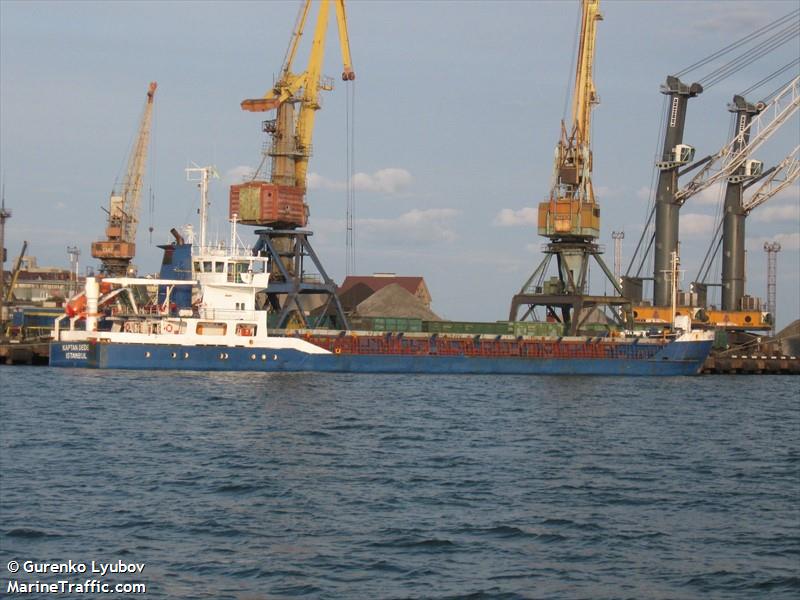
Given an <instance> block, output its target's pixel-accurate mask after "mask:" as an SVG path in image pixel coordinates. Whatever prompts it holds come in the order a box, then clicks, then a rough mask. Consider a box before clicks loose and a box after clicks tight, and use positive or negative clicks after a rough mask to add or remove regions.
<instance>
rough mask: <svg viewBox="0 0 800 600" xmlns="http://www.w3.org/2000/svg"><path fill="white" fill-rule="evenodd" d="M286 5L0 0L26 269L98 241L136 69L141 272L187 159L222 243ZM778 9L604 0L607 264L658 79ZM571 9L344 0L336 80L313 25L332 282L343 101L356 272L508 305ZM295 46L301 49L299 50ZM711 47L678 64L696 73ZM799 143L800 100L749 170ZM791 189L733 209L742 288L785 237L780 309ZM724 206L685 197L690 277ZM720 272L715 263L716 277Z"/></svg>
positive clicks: (791, 249) (767, 65)
mask: <svg viewBox="0 0 800 600" xmlns="http://www.w3.org/2000/svg"><path fill="white" fill-rule="evenodd" d="M298 6H299V4H298V2H297V1H294V0H293V1H291V2H280V1H272V2H255V1H252V2H235V1H226V2H213V1H204V2H170V1H161V2H144V1H142V2H122V1H117V2H70V1H65V0H60V1H58V2H36V1H14V0H0V180H2V183H3V184H4V186H5V199H6V207H7V208H8V209H10V210H11V211H12V214H13V216H12V217H11V219H9V221H8V222H7V224H6V243H5V245H6V248H7V249H8V255H9V257H10V258H11V257H15V256H16V255H17V254H18V253H19V248H20V247H21V245H22V242H23V240H28V242H29V253H30V254H31V255H34V256H36V257H37V259H38V262H39V264H40V265H48V266H60V267H64V268H66V267H67V266H68V264H69V261H68V256H67V252H66V248H67V246H78V247H79V248H80V249H81V253H82V254H81V257H80V261H81V265H82V267H85V266H87V265H89V266H94V267H96V266H97V263H95V262H94V261H93V259H92V258H91V256H90V244H91V242H92V241H93V240H96V239H100V238H101V237H102V235H103V230H104V227H105V212H103V210H102V207H104V206H107V203H108V196H109V193H110V192H111V190H112V188H113V186H114V184H115V181H118V180H121V178H122V176H123V173H124V169H125V164H126V161H127V157H128V154H129V152H130V149H131V144H132V142H133V138H134V137H135V133H136V130H137V127H138V123H139V119H140V115H141V111H142V108H143V106H144V100H145V94H146V90H147V84H148V82H150V81H157V82H158V90H157V92H156V98H155V107H154V120H153V130H152V143H151V149H150V155H149V159H148V171H147V175H146V178H145V193H144V197H143V199H142V210H141V213H140V226H139V235H138V239H137V257H136V261H135V262H136V264H137V265H138V267H139V271H140V273H148V272H154V271H156V270H157V268H158V264H159V262H160V250H158V248H157V247H156V244H163V243H167V242H169V241H171V236H170V235H169V230H170V229H171V228H172V227H178V228H180V227H182V226H183V225H185V224H187V223H193V224H195V225H196V223H197V215H196V209H197V206H198V194H197V189H196V187H195V184H192V183H188V182H187V181H186V174H185V171H184V169H185V168H186V167H188V166H190V165H191V164H192V163H193V162H194V163H197V164H199V165H214V166H215V167H216V169H217V171H218V172H219V173H220V176H221V177H220V179H219V180H217V181H214V182H213V183H212V185H211V190H210V194H211V202H212V207H211V219H210V226H209V229H210V232H211V235H212V237H215V236H216V237H219V238H220V239H225V238H226V236H227V232H228V230H229V226H228V223H227V221H226V219H227V194H228V186H229V185H231V184H232V183H238V182H239V181H241V178H242V177H243V176H244V175H246V174H247V173H248V172H251V171H252V170H253V169H254V168H255V167H256V166H257V165H258V163H259V161H260V158H261V155H260V152H261V148H262V145H263V143H264V141H265V137H264V134H263V133H261V120H262V119H263V118H264V115H263V114H258V113H249V112H244V111H242V110H241V109H240V108H239V103H240V102H241V101H242V100H243V99H245V98H256V97H260V96H261V95H263V94H264V93H265V92H266V91H267V90H268V89H269V88H270V87H271V85H272V82H273V80H274V78H275V76H276V74H277V73H278V72H279V70H280V68H281V63H282V60H283V57H284V53H285V50H286V46H287V43H288V40H289V36H290V33H291V29H292V26H293V24H294V20H295V15H296V13H297V9H298ZM796 6H797V3H796V2H794V1H782V0H778V1H770V0H763V1H734V0H726V1H719V2H717V1H710V0H707V1H703V2H676V1H661V2H659V1H655V2H644V1H641V2H639V1H635V0H626V1H612V0H607V1H601V12H602V13H603V15H604V20H603V21H602V22H601V23H599V24H598V28H597V56H596V62H595V85H596V88H597V92H598V94H599V96H600V101H601V103H600V105H599V106H597V107H596V109H595V111H594V113H593V134H592V145H593V152H594V173H593V181H594V185H595V190H596V193H597V198H598V202H599V203H600V206H601V231H602V233H601V239H600V240H599V242H600V243H601V244H602V245H604V246H605V248H606V254H605V259H606V262H607V263H608V264H609V266H610V267H611V268H613V260H614V259H613V244H612V240H611V232H612V231H624V233H625V238H624V240H623V248H622V252H623V260H622V267H623V271H625V269H626V268H627V266H628V262H629V260H630V257H631V255H632V254H633V251H634V248H635V245H636V242H637V241H638V239H639V236H640V235H641V232H642V230H643V227H644V222H645V219H646V216H647V212H648V208H649V204H648V203H649V201H650V198H651V192H650V190H651V189H652V187H653V185H654V181H655V177H654V162H655V159H656V156H657V155H658V154H660V149H661V144H662V140H661V139H660V130H661V126H662V122H663V121H664V118H665V115H666V113H665V110H666V109H665V106H664V99H665V96H664V95H662V94H661V93H660V92H659V88H660V86H661V84H662V83H663V82H664V80H665V78H666V76H667V75H668V74H670V73H675V72H678V71H680V70H681V69H683V68H684V67H686V66H687V65H690V64H692V63H694V62H696V61H698V60H700V59H702V58H705V57H706V56H709V55H710V54H712V53H713V52H715V51H717V50H718V49H720V48H722V47H724V46H726V45H728V44H730V43H731V42H733V41H735V40H737V39H739V38H741V37H742V36H744V35H746V34H748V33H750V32H751V31H753V30H755V29H757V28H758V27H761V26H763V25H765V24H767V23H769V22H771V21H774V20H775V19H777V18H779V17H781V16H783V15H785V14H787V13H789V12H790V11H792V10H793V9H794V8H795V7H796ZM578 14H579V4H578V2H574V1H568V0H560V1H556V2H544V1H540V2H532V1H525V0H517V1H511V2H510V1H502V0H493V1H492V2H488V1H487V2H483V1H473V2H468V1H459V2H446V1H438V2H434V1H426V2H415V1H413V0H404V1H402V2H401V1H397V2H391V1H374V0H362V1H358V0H351V1H350V2H349V3H348V4H347V15H348V25H349V34H350V44H351V51H352V57H353V68H354V70H355V72H356V77H357V78H356V81H355V82H353V84H345V83H344V82H341V81H339V80H338V74H339V73H340V72H341V55H340V52H339V48H338V38H337V36H336V31H335V27H336V22H335V19H333V18H332V19H331V26H330V29H329V34H328V43H327V51H326V58H325V69H324V71H325V73H326V74H329V75H331V76H335V77H336V79H337V84H336V88H335V89H334V90H333V91H331V92H326V93H325V97H324V100H323V107H322V109H321V110H320V111H319V113H318V114H317V119H316V128H315V132H314V140H313V146H314V155H313V157H312V158H311V162H310V168H309V177H308V185H309V193H308V203H309V205H310V209H311V217H310V222H309V228H310V229H311V230H312V231H313V232H314V236H313V238H312V241H313V243H314V247H315V250H316V252H317V254H318V255H319V256H320V257H321V259H322V261H323V263H324V265H325V268H326V270H327V271H328V273H329V274H330V275H331V276H332V277H333V278H334V279H335V280H336V281H338V282H341V280H342V279H343V277H344V276H345V273H346V255H345V216H346V194H345V182H346V180H347V178H348V171H347V162H346V155H347V138H348V131H349V130H348V110H347V105H348V104H347V98H348V95H350V94H352V98H353V104H354V107H353V110H352V114H351V119H350V121H351V123H352V127H353V130H352V134H353V140H354V144H353V152H354V157H355V163H354V166H355V172H356V176H355V179H354V187H355V190H356V192H355V193H356V200H355V201H356V211H355V238H356V242H355V249H356V250H355V251H356V258H355V262H356V269H355V273H356V274H371V273H374V272H394V273H397V274H398V275H421V276H423V277H425V280H426V282H427V284H428V287H429V289H430V291H431V295H432V297H433V309H434V310H435V311H436V312H437V313H438V314H439V315H441V316H442V317H443V318H448V319H454V320H481V321H494V320H503V319H507V318H508V309H509V305H510V301H511V298H512V296H513V295H514V294H515V293H517V292H518V291H519V289H520V287H521V286H522V284H523V283H524V282H525V280H526V279H527V278H528V277H529V275H530V274H531V273H532V272H533V270H534V269H535V268H536V266H537V265H538V264H539V262H540V261H541V259H542V254H541V248H542V245H543V244H544V243H545V242H546V240H545V239H544V238H540V237H539V236H538V235H537V233H536V223H535V220H534V218H533V217H534V214H533V209H534V208H535V207H536V206H537V205H538V203H539V202H540V201H542V200H544V199H545V197H546V196H547V194H548V192H549V182H550V177H551V173H552V163H553V150H554V147H555V144H556V142H557V140H558V136H559V131H560V123H561V119H562V118H564V117H565V116H568V115H567V114H566V107H567V106H568V105H567V98H568V93H569V89H568V87H569V82H571V80H572V79H573V77H574V64H573V63H574V59H573V53H574V46H575V39H576V36H577V32H576V24H577V22H578ZM308 31H309V35H308V36H307V37H309V38H310V31H311V27H310V26H309V28H308ZM305 41H306V42H308V41H309V40H308V39H307V40H305ZM306 47H307V46H304V47H303V49H301V51H300V54H299V56H298V59H297V63H296V64H297V65H298V66H302V65H304V64H305V59H306V52H305V48H306ZM799 55H800V39H798V38H795V39H793V40H792V41H791V42H790V43H789V44H786V45H784V46H782V47H781V48H779V49H777V50H776V51H775V52H773V53H771V54H769V55H768V56H765V57H764V58H762V59H760V60H759V61H757V62H755V63H753V64H752V65H750V66H748V67H747V68H745V69H743V70H741V71H739V72H737V73H736V74H734V75H733V76H731V77H729V78H727V79H725V80H724V81H722V82H720V83H718V84H716V85H714V86H711V87H709V88H708V89H706V90H705V91H704V92H703V93H702V94H701V95H700V96H699V97H697V98H694V99H692V100H690V102H689V108H688V116H687V122H686V133H685V136H684V143H687V144H691V145H693V146H695V147H696V149H697V156H698V157H701V156H705V155H707V154H710V153H714V152H716V151H717V150H718V149H719V148H720V147H722V146H723V145H724V144H726V143H727V141H728V139H729V136H730V131H731V115H730V113H729V112H728V110H727V104H728V103H729V102H731V100H732V97H733V95H734V94H736V93H739V92H741V91H743V90H745V89H747V88H748V87H750V86H751V85H752V84H754V83H755V82H757V81H759V80H760V79H762V78H763V77H765V76H766V75H768V74H770V73H772V72H774V71H775V70H776V69H778V68H779V67H781V66H783V65H785V64H787V63H789V62H790V61H791V60H792V59H793V58H795V57H796V56H799ZM732 56H733V55H729V56H728V57H726V58H727V59H728V60H729V59H730V58H732ZM720 64H722V63H721V62H717V63H713V64H711V65H709V66H708V67H706V68H705V69H699V70H697V71H696V72H692V73H690V74H688V75H687V76H685V77H684V78H683V79H684V80H685V81H695V80H698V79H700V78H702V77H703V76H705V75H707V74H708V73H709V72H710V70H711V69H712V68H715V67H717V66H719V65H720ZM298 70H299V68H298ZM792 74H794V75H797V74H798V72H797V67H795V68H794V71H790V72H787V73H784V74H783V76H781V77H779V78H777V79H775V80H773V81H772V82H770V83H769V84H767V85H765V86H763V87H762V88H759V89H757V90H755V91H754V92H753V93H752V94H751V95H748V97H747V98H748V100H751V101H757V100H759V99H761V97H763V96H765V95H767V94H768V93H769V92H772V91H773V90H774V89H775V88H776V87H778V85H780V84H781V83H785V82H787V81H788V80H789V79H790V78H791V77H792ZM346 85H350V86H351V90H350V91H349V92H348V91H347V90H346V87H345V86H346ZM759 94H760V95H759ZM798 140H800V118H799V117H798V115H797V114H795V116H794V117H793V118H792V119H791V120H790V121H789V122H788V123H786V125H784V127H783V128H782V129H781V130H780V131H779V132H778V133H777V134H775V135H774V136H773V137H772V138H771V139H770V140H769V141H768V142H767V143H766V144H765V145H764V146H763V147H762V148H761V149H759V150H758V152H757V154H756V156H755V158H758V159H760V160H763V161H764V163H765V168H767V167H769V166H771V165H773V164H775V163H777V162H779V161H780V160H781V159H782V158H783V157H784V156H786V155H787V154H788V153H789V152H790V151H791V150H792V149H793V148H794V146H796V145H797V144H798ZM682 181H684V180H682ZM799 190H800V188H798V186H797V185H795V186H792V187H791V188H789V189H787V190H786V191H785V192H783V193H782V194H780V195H778V196H775V197H774V198H772V199H771V200H770V201H769V202H768V203H766V204H764V205H763V206H761V207H759V208H757V209H756V210H755V211H754V212H753V213H752V215H751V216H750V217H749V219H748V222H747V236H748V242H747V248H748V253H747V277H748V279H747V282H746V290H747V292H748V293H749V294H751V295H754V296H758V297H761V298H765V296H766V264H767V262H766V255H765V253H764V251H763V249H762V247H763V244H764V242H765V241H767V240H769V241H772V240H777V241H779V242H780V243H781V245H782V248H783V249H782V251H781V252H780V253H779V255H778V275H779V280H778V303H777V304H778V310H777V313H778V325H779V326H782V325H785V324H787V323H789V322H790V321H792V320H794V319H796V318H798V317H799V316H800V276H799V275H798V274H799V273H800V191H799ZM151 191H152V197H153V203H152V210H151V207H150V202H149V200H148V197H149V195H150V192H151ZM720 199H721V191H720V190H714V189H709V190H707V191H705V192H704V193H702V194H700V195H698V196H696V197H694V198H691V199H689V201H688V202H687V203H686V205H685V206H684V207H683V209H682V217H681V259H682V266H683V268H684V269H685V271H686V272H685V275H684V277H685V280H684V287H688V284H689V282H690V281H692V280H694V279H695V278H696V276H697V271H698V268H699V265H700V262H701V260H702V257H703V256H704V255H705V252H706V249H707V247H708V245H709V241H710V236H711V233H712V230H713V228H714V224H715V219H716V217H717V216H718V214H719V204H720ZM151 226H152V227H153V231H152V233H150V232H149V231H148V228H149V227H151ZM239 235H240V237H242V238H243V239H244V240H245V241H248V242H249V241H251V240H252V241H254V240H255V236H254V235H253V234H252V230H251V229H250V228H246V227H240V229H239ZM651 264H652V263H651ZM651 268H652V267H646V268H645V271H648V270H649V269H651ZM644 274H645V275H648V276H650V275H651V274H652V273H650V272H646V273H644ZM719 277H720V267H719V263H717V264H716V266H715V267H714V269H712V271H711V280H712V282H718V281H719ZM591 280H592V286H593V289H592V291H593V292H594V293H604V292H607V291H610V290H608V289H607V288H608V286H607V285H606V284H604V283H603V281H602V277H601V275H600V273H599V270H597V269H595V270H594V271H593V272H592V275H591ZM712 298H713V296H712ZM717 301H718V297H717Z"/></svg>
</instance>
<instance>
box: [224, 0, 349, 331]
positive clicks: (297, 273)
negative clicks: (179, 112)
mask: <svg viewBox="0 0 800 600" xmlns="http://www.w3.org/2000/svg"><path fill="white" fill-rule="evenodd" d="M311 4H312V3H311V0H306V1H305V2H304V3H303V4H302V6H301V7H300V11H299V13H298V16H297V22H296V23H295V26H294V29H293V31H292V36H291V39H290V41H289V47H288V49H287V51H286V56H285V58H284V60H283V66H282V67H281V74H280V76H279V78H278V80H277V81H276V82H275V85H274V86H273V87H272V89H271V90H269V91H268V92H267V93H266V94H265V95H264V96H263V97H262V98H257V99H252V100H245V101H243V102H242V104H241V106H242V109H243V110H246V111H251V112H266V111H271V110H275V111H276V114H275V118H274V119H270V120H266V121H264V122H263V131H264V132H265V133H267V134H269V136H270V138H271V142H270V144H269V145H268V149H267V150H266V151H265V152H264V153H263V158H262V161H261V165H260V166H259V168H258V169H257V170H256V173H255V175H254V176H253V178H252V179H251V180H250V181H245V182H244V183H241V184H236V185H232V186H231V189H230V198H229V211H230V212H229V214H230V218H231V220H234V221H238V222H240V223H243V224H244V225H256V226H262V227H265V229H260V230H256V234H257V235H258V236H259V239H258V241H257V242H256V245H255V247H254V249H253V250H254V251H255V252H259V253H262V254H264V255H267V256H269V257H270V258H271V259H272V260H271V261H270V269H271V271H270V279H269V285H268V286H267V289H266V290H265V293H266V296H267V300H268V302H269V307H270V310H271V311H272V312H273V314H274V317H273V325H272V326H274V327H276V328H278V329H281V328H285V327H289V326H294V325H302V326H304V327H309V326H311V325H312V324H313V323H312V322H311V321H310V320H309V318H310V315H311V311H312V309H313V307H314V304H315V303H316V301H317V300H316V299H317V298H322V299H323V305H322V306H321V307H319V309H317V310H316V313H315V317H314V318H322V319H324V318H326V315H328V313H329V312H330V311H329V308H330V309H331V310H332V312H333V313H334V315H335V316H333V317H332V318H333V319H334V320H335V321H336V323H337V326H342V327H344V328H347V318H346V317H345V314H344V311H343V310H342V306H341V303H340V302H339V298H338V297H337V295H336V289H337V288H336V283H335V282H334V281H333V280H332V279H331V278H330V277H329V276H328V274H327V273H326V272H325V269H324V268H323V266H322V263H321V262H320V260H319V257H318V256H317V254H316V253H315V252H314V250H313V248H312V247H311V243H310V240H309V238H310V236H311V235H312V232H311V231H307V230H305V229H302V228H304V227H305V226H306V224H307V223H308V205H307V204H306V200H305V199H306V178H307V175H308V161H309V158H310V157H311V154H312V149H313V146H312V138H313V134H314V120H315V117H316V112H317V111H318V110H319V109H320V93H321V92H322V91H324V90H331V89H333V80H332V79H330V78H326V77H323V76H322V65H323V59H324V56H325V38H326V35H327V30H328V19H329V16H330V12H331V4H334V5H335V8H336V20H337V25H338V28H339V46H340V48H341V52H342V62H343V64H344V68H343V72H342V79H343V80H344V81H352V80H353V79H355V77H356V76H355V72H354V71H353V67H352V64H351V59H350V40H349V37H348V33H347V17H346V12H345V3H344V0H320V1H319V3H318V11H317V21H316V25H315V28H314V38H313V40H312V41H311V50H310V53H309V58H308V66H307V67H306V70H305V71H303V72H302V73H295V72H294V70H293V66H292V65H293V64H294V61H295V57H296V55H297V50H298V47H299V45H300V40H301V38H302V36H303V30H304V29H305V26H306V22H307V20H308V17H309V13H310V11H311ZM268 160H269V167H270V169H269V173H266V172H264V171H265V169H264V168H265V166H266V164H267V162H268ZM309 263H313V264H309ZM320 315H321V317H320Z"/></svg>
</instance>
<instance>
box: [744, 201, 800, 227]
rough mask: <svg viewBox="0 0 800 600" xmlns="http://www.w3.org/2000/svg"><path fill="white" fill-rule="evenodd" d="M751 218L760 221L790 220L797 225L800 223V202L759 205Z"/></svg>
mask: <svg viewBox="0 0 800 600" xmlns="http://www.w3.org/2000/svg"><path fill="white" fill-rule="evenodd" d="M751 218H752V219H753V220H754V221H758V222H760V223H776V222H779V221H790V222H793V223H794V224H795V225H797V224H799V223H800V204H776V205H769V204H767V205H764V206H759V207H758V208H756V209H755V210H754V211H753V215H752V217H751Z"/></svg>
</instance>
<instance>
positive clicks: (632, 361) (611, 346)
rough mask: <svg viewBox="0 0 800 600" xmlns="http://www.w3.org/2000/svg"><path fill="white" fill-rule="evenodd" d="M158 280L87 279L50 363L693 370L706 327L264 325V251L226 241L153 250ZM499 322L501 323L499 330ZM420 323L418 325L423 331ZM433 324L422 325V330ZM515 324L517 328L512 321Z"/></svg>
mask: <svg viewBox="0 0 800 600" xmlns="http://www.w3.org/2000/svg"><path fill="white" fill-rule="evenodd" d="M232 239H234V240H235V239H236V238H235V236H232ZM163 248H164V252H165V257H164V261H163V263H162V268H161V272H160V274H159V277H158V278H135V277H110V278H105V279H102V280H99V279H96V278H93V277H89V278H87V280H86V287H85V290H84V292H82V293H81V294H80V295H78V296H76V297H75V298H73V299H72V300H71V301H70V302H69V303H68V304H67V308H66V312H65V314H64V315H62V316H61V317H60V318H58V319H56V321H55V327H54V330H53V332H52V341H51V343H50V365H51V366H54V367H85V368H94V369H147V370H157V369H172V370H196V371H262V372H275V371H319V372H340V373H440V374H441V373H459V374H460V373H472V374H519V375H523V374H525V375H550V374H553V375H694V374H697V373H698V372H699V371H700V369H701V367H702V365H703V362H704V361H705V359H706V357H707V356H708V354H709V352H710V350H711V345H712V342H713V334H709V333H707V332H700V331H691V329H690V322H689V320H688V318H686V319H685V322H680V321H678V323H677V326H678V327H676V329H675V332H674V333H673V334H671V335H664V334H660V335H657V336H653V337H650V336H647V335H645V334H644V333H642V332H637V333H633V332H627V333H625V332H618V333H614V334H608V335H597V336H573V337H569V336H561V335H544V336H536V335H516V334H515V328H514V327H513V324H505V325H501V324H498V325H497V328H495V329H494V331H492V332H491V333H486V331H487V328H486V327H485V326H483V327H481V324H475V325H474V327H473V328H472V329H473V331H474V332H477V333H463V331H464V330H465V329H469V327H461V328H460V330H461V331H462V332H454V331H449V332H447V331H445V330H446V329H447V327H446V326H445V323H439V324H432V323H431V324H426V326H425V327H424V328H419V329H420V330H419V331H365V330H353V329H345V330H336V329H296V330H291V331H289V330H282V331H270V328H269V326H268V315H269V312H268V311H267V310H260V309H258V308H257V301H256V298H257V294H258V293H259V292H260V291H261V290H263V289H264V288H266V286H267V283H268V281H269V277H270V265H269V259H268V258H267V257H265V256H260V255H258V254H257V253H256V254H254V253H253V251H252V250H250V249H248V248H244V247H236V245H235V244H234V243H233V242H232V243H231V245H230V246H227V247H225V248H220V247H195V248H194V249H193V248H192V244H191V243H186V242H184V241H183V240H182V239H177V240H176V242H175V243H173V244H171V245H168V246H164V247H163ZM503 328H505V331H503ZM421 329H425V330H426V331H423V330H421ZM431 329H433V330H434V331H431ZM517 330H519V328H517Z"/></svg>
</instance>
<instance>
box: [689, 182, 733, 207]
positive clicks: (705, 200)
mask: <svg viewBox="0 0 800 600" xmlns="http://www.w3.org/2000/svg"><path fill="white" fill-rule="evenodd" d="M724 198H725V186H724V184H722V183H717V184H716V185H712V186H709V187H707V188H705V189H704V190H702V191H700V192H698V193H697V194H695V195H694V196H692V197H691V198H689V199H688V200H687V201H686V202H688V203H691V204H699V205H701V206H718V205H720V204H721V203H722V201H723V200H724Z"/></svg>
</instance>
